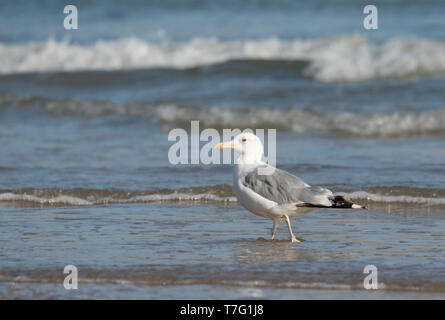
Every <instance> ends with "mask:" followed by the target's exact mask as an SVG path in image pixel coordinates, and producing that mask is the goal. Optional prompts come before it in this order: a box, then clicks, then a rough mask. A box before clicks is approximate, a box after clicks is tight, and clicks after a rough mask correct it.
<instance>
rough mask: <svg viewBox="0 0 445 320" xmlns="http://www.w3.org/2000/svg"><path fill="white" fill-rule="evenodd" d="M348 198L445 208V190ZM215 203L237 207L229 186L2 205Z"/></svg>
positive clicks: (392, 190)
mask: <svg viewBox="0 0 445 320" xmlns="http://www.w3.org/2000/svg"><path fill="white" fill-rule="evenodd" d="M338 193H339V194H342V195H344V196H345V197H346V198H348V199H352V200H354V201H355V202H358V203H360V204H364V205H367V206H368V205H370V204H371V205H372V204H398V205H406V206H410V205H419V206H421V205H428V206H443V205H445V190H434V189H420V188H409V187H400V186H395V187H376V188H369V189H365V190H358V191H348V192H338ZM152 202H178V203H194V204H200V203H202V204H205V203H216V204H237V200H236V197H235V196H234V194H233V190H232V188H231V187H230V186H228V185H225V184H224V185H215V186H206V187H191V188H181V189H177V190H172V189H159V190H152V191H127V190H107V189H82V188H77V189H67V190H62V189H23V190H0V203H12V204H13V205H14V206H17V207H21V206H42V207H49V206H92V205H103V204H119V203H126V204H128V203H152Z"/></svg>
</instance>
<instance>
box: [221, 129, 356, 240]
mask: <svg viewBox="0 0 445 320" xmlns="http://www.w3.org/2000/svg"><path fill="white" fill-rule="evenodd" d="M215 148H216V149H223V148H231V149H234V150H235V151H236V152H237V153H238V154H239V158H238V159H237V160H236V161H235V166H234V171H233V189H234V191H235V195H236V197H237V199H238V201H239V202H240V203H241V205H242V206H244V207H245V208H246V209H247V210H249V211H250V212H252V213H254V214H255V215H258V216H260V217H263V218H268V219H272V221H273V227H272V230H271V237H270V239H271V240H273V239H274V238H275V232H276V230H277V225H278V224H279V223H280V222H281V221H283V220H284V221H285V222H286V224H287V227H288V229H289V234H290V240H291V242H292V243H293V242H302V241H304V240H303V239H298V238H297V237H295V236H294V234H293V232H292V227H291V222H290V218H291V217H299V216H302V215H305V214H307V213H309V212H311V211H314V210H317V209H319V208H333V209H339V208H342V209H343V208H344V209H365V207H363V206H361V205H358V204H354V203H352V202H349V201H347V200H346V199H344V198H343V196H340V195H335V194H334V193H333V192H332V191H331V190H328V189H325V188H322V187H318V186H310V185H309V184H307V183H306V182H304V181H303V180H301V179H300V178H298V177H297V176H294V175H292V174H290V173H288V172H286V171H284V170H280V169H277V168H275V167H273V166H270V165H269V164H267V163H265V162H263V161H262V160H261V159H262V157H263V153H264V148H263V144H262V143H261V140H260V139H259V138H258V137H257V136H256V135H254V134H253V133H250V132H243V133H241V134H239V135H237V136H236V137H235V138H234V139H233V140H232V141H227V142H221V143H218V144H217V145H216V146H215Z"/></svg>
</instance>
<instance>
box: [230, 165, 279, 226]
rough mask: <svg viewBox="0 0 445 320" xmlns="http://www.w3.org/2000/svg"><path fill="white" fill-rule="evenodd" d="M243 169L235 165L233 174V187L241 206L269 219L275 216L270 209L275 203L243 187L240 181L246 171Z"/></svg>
mask: <svg viewBox="0 0 445 320" xmlns="http://www.w3.org/2000/svg"><path fill="white" fill-rule="evenodd" d="M243 169H245V168H242V167H241V166H239V165H235V170H234V175H233V189H234V191H235V195H236V197H237V199H238V201H239V202H240V203H241V205H242V206H243V207H245V208H246V209H247V210H249V211H250V212H252V213H254V214H256V215H258V216H261V217H264V218H269V219H274V218H276V216H275V214H273V213H272V212H271V211H272V208H273V207H275V206H276V205H277V203H276V202H274V201H270V200H268V199H266V198H264V197H262V196H261V195H259V194H257V193H256V192H254V191H253V190H251V189H249V188H247V187H245V186H244V185H243V183H242V181H243V179H244V175H245V172H246V171H245V170H243Z"/></svg>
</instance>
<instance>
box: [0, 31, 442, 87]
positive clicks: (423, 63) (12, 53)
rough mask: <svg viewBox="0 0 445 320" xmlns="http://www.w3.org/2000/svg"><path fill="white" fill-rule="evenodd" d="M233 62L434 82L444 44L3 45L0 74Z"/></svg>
mask: <svg viewBox="0 0 445 320" xmlns="http://www.w3.org/2000/svg"><path fill="white" fill-rule="evenodd" d="M233 59H265V60H276V59H286V60H303V61H308V62H309V65H308V67H307V68H306V69H305V70H304V75H306V76H307V77H311V78H314V79H317V80H320V81H325V82H336V81H361V80H369V79H378V78H404V77H412V76H431V75H436V74H442V73H445V42H443V41H435V40H429V39H422V38H392V39H389V40H386V41H384V42H373V41H370V40H368V39H366V38H364V37H362V36H359V35H345V36H337V37H331V38H321V39H299V38H296V39H292V40H282V39H278V38H268V39H260V40H242V41H241V40H232V41H221V40H219V39H216V38H193V39H191V40H189V41H186V42H180V43H172V42H168V41H167V42H161V43H157V42H150V41H146V40H143V39H140V38H135V37H127V38H122V39H117V40H107V41H104V40H100V41H96V42H94V43H92V44H88V45H81V44H75V43H70V42H68V41H56V40H54V39H49V40H48V41H46V42H27V43H13V44H5V43H0V73H3V74H14V73H27V72H42V71H44V72H46V71H78V70H128V69H140V68H192V67H199V66H206V65H211V64H217V63H223V62H226V61H229V60H233Z"/></svg>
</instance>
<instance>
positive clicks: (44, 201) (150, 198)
mask: <svg viewBox="0 0 445 320" xmlns="http://www.w3.org/2000/svg"><path fill="white" fill-rule="evenodd" d="M86 198H88V197H86ZM1 201H3V202H25V203H31V204H39V205H48V206H52V205H54V206H91V205H100V204H108V203H110V204H113V203H150V202H221V203H236V202H237V199H236V198H235V197H220V196H217V195H214V194H211V193H201V194H186V193H178V192H174V193H171V194H149V195H141V196H134V197H131V198H113V197H102V198H97V199H94V200H86V199H84V198H81V197H75V196H68V195H58V196H55V197H44V196H35V195H28V194H20V193H12V192H6V193H1V194H0V202H1Z"/></svg>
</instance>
